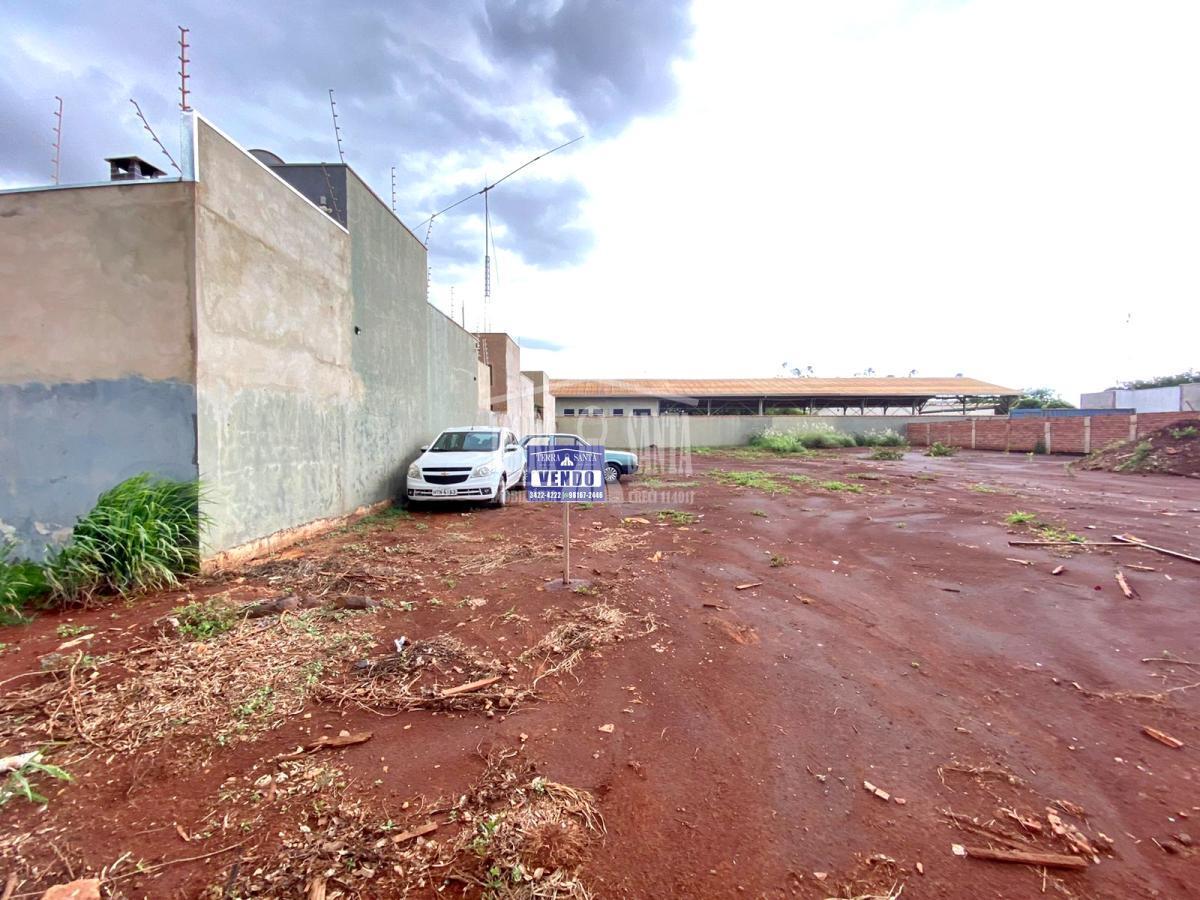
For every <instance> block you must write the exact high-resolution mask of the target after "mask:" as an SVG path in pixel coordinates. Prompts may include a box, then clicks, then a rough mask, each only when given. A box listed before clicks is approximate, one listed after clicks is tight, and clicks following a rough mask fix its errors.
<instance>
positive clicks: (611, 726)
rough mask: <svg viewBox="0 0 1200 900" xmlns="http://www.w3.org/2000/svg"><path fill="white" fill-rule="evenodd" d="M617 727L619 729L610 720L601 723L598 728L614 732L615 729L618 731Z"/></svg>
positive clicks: (606, 731)
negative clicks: (604, 723)
mask: <svg viewBox="0 0 1200 900" xmlns="http://www.w3.org/2000/svg"><path fill="white" fill-rule="evenodd" d="M616 729H617V726H616V725H614V724H612V723H611V722H609V723H608V724H607V725H601V726H600V727H599V728H597V729H596V730H597V731H603V732H604V733H605V734H612V733H613V732H614V731H616Z"/></svg>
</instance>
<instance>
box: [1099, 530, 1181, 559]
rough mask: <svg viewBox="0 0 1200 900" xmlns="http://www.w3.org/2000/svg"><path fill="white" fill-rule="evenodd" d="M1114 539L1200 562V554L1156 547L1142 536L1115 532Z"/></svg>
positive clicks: (1166, 554) (1177, 557)
mask: <svg viewBox="0 0 1200 900" xmlns="http://www.w3.org/2000/svg"><path fill="white" fill-rule="evenodd" d="M1112 538H1113V540H1114V541H1118V542H1120V543H1122V544H1130V545H1132V546H1134V547H1145V548H1146V549H1147V550H1153V551H1154V552H1155V553H1162V554H1163V555H1165V556H1174V557H1175V558H1176V559H1186V560H1187V561H1188V562H1194V563H1200V556H1189V555H1188V554H1186V553H1181V552H1180V551H1178V550H1170V549H1168V548H1166V547H1155V546H1154V545H1153V544H1147V543H1146V542H1145V541H1143V540H1142V539H1141V538H1133V537H1129V536H1128V535H1124V534H1114V535H1113V536H1112Z"/></svg>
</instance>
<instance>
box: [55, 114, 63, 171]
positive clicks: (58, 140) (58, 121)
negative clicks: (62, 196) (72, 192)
mask: <svg viewBox="0 0 1200 900" xmlns="http://www.w3.org/2000/svg"><path fill="white" fill-rule="evenodd" d="M54 99H55V100H57V101H58V109H56V110H55V111H54V120H55V121H54V183H55V184H58V173H59V170H60V167H61V164H62V111H63V101H62V97H59V96H58V95H55V97H54Z"/></svg>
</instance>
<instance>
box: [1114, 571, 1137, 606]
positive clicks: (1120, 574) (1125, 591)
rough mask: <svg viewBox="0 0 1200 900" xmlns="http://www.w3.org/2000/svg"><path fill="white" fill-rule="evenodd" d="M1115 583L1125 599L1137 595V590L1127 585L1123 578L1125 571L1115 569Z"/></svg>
mask: <svg viewBox="0 0 1200 900" xmlns="http://www.w3.org/2000/svg"><path fill="white" fill-rule="evenodd" d="M1117 585H1118V586H1119V587H1120V588H1121V593H1122V594H1124V595H1125V599H1126V600H1132V599H1134V598H1135V597H1137V592H1136V591H1135V590H1134V589H1133V588H1131V587H1130V586H1129V582H1128V581H1126V580H1125V573H1124V572H1122V571H1121V570H1120V569H1117Z"/></svg>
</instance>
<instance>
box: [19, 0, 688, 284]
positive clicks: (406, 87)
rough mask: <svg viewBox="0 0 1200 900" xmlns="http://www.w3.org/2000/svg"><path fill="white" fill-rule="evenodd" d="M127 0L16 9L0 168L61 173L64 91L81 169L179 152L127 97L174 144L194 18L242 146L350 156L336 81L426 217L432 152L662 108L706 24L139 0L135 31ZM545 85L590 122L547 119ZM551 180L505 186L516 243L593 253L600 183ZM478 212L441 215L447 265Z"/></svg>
mask: <svg viewBox="0 0 1200 900" xmlns="http://www.w3.org/2000/svg"><path fill="white" fill-rule="evenodd" d="M124 9H126V7H123V6H118V5H117V4H116V3H93V4H87V5H76V4H74V3H70V2H67V0H49V2H43V3H40V4H26V5H25V8H23V9H13V8H12V7H11V5H9V6H6V8H5V9H4V10H3V11H0V178H3V179H4V180H6V181H9V182H14V183H20V184H39V183H45V182H46V181H47V180H48V175H49V171H50V164H49V158H50V153H51V151H50V127H51V124H52V115H51V113H52V110H53V104H54V100H53V97H54V95H55V94H61V95H62V96H64V98H65V100H66V106H67V112H66V117H65V127H64V162H63V180H64V181H65V182H72V181H73V182H86V181H94V180H98V179H101V178H103V177H105V170H104V165H103V162H102V161H101V160H102V159H103V157H105V156H109V155H113V154H114V153H128V152H137V153H140V154H141V155H143V156H145V157H147V158H148V159H151V160H152V161H154V162H156V163H159V164H163V163H165V161H164V160H163V159H162V158H161V156H160V155H159V154H158V150H157V148H155V147H154V146H153V144H151V143H149V138H148V137H147V136H145V135H144V134H143V133H142V132H141V128H140V125H139V124H138V123H137V121H136V119H134V118H133V116H132V109H131V107H130V106H129V102H128V98H129V97H130V96H134V97H136V98H137V100H138V101H139V103H141V104H142V108H143V109H144V110H145V111H146V114H147V116H148V117H150V119H151V120H152V123H153V125H154V126H155V128H156V130H158V132H159V134H160V136H161V137H162V138H163V141H164V143H165V144H166V145H167V147H168V148H172V149H173V148H174V147H177V146H178V138H177V134H176V124H175V123H176V115H175V103H176V101H177V95H176V93H175V90H176V85H177V77H176V75H175V72H176V68H177V65H178V63H177V61H176V60H175V53H176V48H175V46H174V44H173V41H174V40H175V37H176V34H177V32H176V30H175V26H176V25H177V24H184V25H188V26H189V27H190V28H191V29H192V32H191V41H192V44H193V48H192V51H191V55H192V67H191V71H192V75H193V80H192V85H191V86H192V89H193V95H192V103H193V105H194V106H195V107H196V108H197V109H199V110H200V111H201V112H203V113H204V114H205V115H206V116H208V117H209V118H210V119H212V120H213V121H214V122H216V123H217V124H218V125H220V126H221V127H222V128H223V129H224V130H225V131H227V132H228V133H230V134H231V135H233V137H234V138H236V139H237V140H238V141H239V142H241V143H242V144H243V145H245V146H248V147H265V148H268V149H271V150H273V151H274V152H276V153H278V154H279V155H280V156H282V157H283V158H284V159H287V160H292V161H310V160H324V161H328V160H333V159H336V156H337V149H336V146H335V143H334V140H333V133H332V126H331V124H330V120H329V109H328V95H327V93H326V91H327V90H328V88H330V87H332V88H334V89H335V92H336V94H337V98H338V110H339V113H340V117H341V118H340V121H341V124H342V127H343V131H344V138H345V144H346V154H347V162H349V163H350V164H351V165H353V166H354V167H355V169H356V170H357V171H358V172H359V173H360V174H361V175H362V176H363V177H364V178H366V179H367V180H368V181H369V182H370V183H372V184H373V185H374V186H375V188H376V190H377V191H378V193H379V194H380V196H381V197H387V196H390V193H391V186H390V175H389V170H390V167H391V166H393V165H394V166H396V167H397V178H398V195H399V196H398V199H399V204H400V206H399V209H400V212H401V214H402V217H403V218H404V219H405V220H406V221H408V222H409V223H410V224H413V225H414V226H415V224H416V223H418V222H420V221H421V220H423V219H424V218H425V217H426V216H428V214H429V213H430V212H432V211H433V210H434V209H436V208H439V207H436V206H435V205H434V204H433V203H431V202H430V200H431V194H430V192H429V190H428V187H427V182H428V178H429V176H430V174H431V169H430V168H429V166H430V165H431V163H432V161H435V160H437V159H439V158H442V157H445V156H446V155H447V154H450V153H455V154H459V155H461V158H462V160H463V167H464V168H476V167H480V166H484V165H486V164H489V163H491V162H493V161H495V160H496V159H498V158H500V157H501V156H504V157H505V158H509V157H511V155H512V154H518V151H521V152H528V153H529V154H530V155H534V154H535V153H538V152H541V151H542V150H544V149H545V148H546V147H548V146H552V145H553V144H555V143H557V142H559V141H561V140H563V139H564V138H567V137H574V136H575V135H576V134H578V133H580V132H581V131H587V132H588V133H589V134H591V135H592V136H594V137H607V136H612V135H615V134H617V133H619V132H620V131H621V130H622V129H623V128H624V127H625V126H626V125H628V124H629V122H630V121H631V120H632V119H633V118H635V117H637V116H640V115H651V114H655V113H658V112H661V111H663V110H665V109H666V108H667V107H668V106H669V104H670V103H671V101H672V99H673V97H674V96H675V90H676V88H675V83H674V79H673V78H672V76H671V72H670V67H671V63H672V60H674V59H676V58H678V57H679V56H681V55H683V54H684V53H686V52H687V42H688V40H689V38H690V35H691V27H692V26H691V22H690V16H689V14H688V11H687V0H661V2H660V0H655V2H647V3H640V2H637V3H635V2H629V0H561V2H559V0H555V2H546V0H531V2H528V3H523V4H518V3H514V2H509V0H471V2H462V3H453V4H447V3H444V2H440V0H410V2H406V3H403V4H390V3H387V2H385V0H369V2H361V3H355V4H348V5H347V6H346V7H343V8H338V7H336V6H331V5H329V4H328V3H318V2H316V0H293V2H288V3H284V2H281V0H264V2H259V3H255V4H245V3H237V2H233V0H203V2H202V0H182V2H176V3H157V4H149V5H146V6H143V7H140V8H139V11H138V15H137V24H136V26H135V27H131V26H130V24H129V22H128V20H127V16H125V15H124V14H122V13H121V12H120V11H121V10H124ZM548 95H552V96H555V97H557V98H559V99H560V101H561V102H563V103H564V104H565V105H566V106H567V108H568V109H569V110H570V111H571V112H572V114H573V115H574V119H575V120H574V121H573V122H569V123H566V124H555V125H551V124H550V123H548V122H547V121H545V120H544V119H542V117H541V114H540V112H539V109H540V108H541V107H540V106H539V104H540V103H542V102H543V101H544V99H545V98H546V97H547V96H548ZM518 155H519V154H518ZM163 167H164V168H167V166H166V165H164V166H163ZM535 176H536V173H535V172H530V173H528V174H526V173H522V175H521V176H519V178H518V179H514V180H513V181H512V182H510V183H507V184H506V185H505V186H504V187H505V188H506V189H508V188H510V185H511V190H505V191H504V194H503V195H501V193H500V191H497V194H496V199H497V214H498V216H499V217H500V219H501V220H502V221H503V222H504V223H505V224H506V225H507V226H508V228H509V230H510V232H511V237H510V241H509V246H507V247H502V248H501V250H507V251H509V252H515V253H517V254H519V255H520V256H521V257H522V258H523V259H525V260H526V261H527V262H529V263H531V264H534V265H544V266H562V265H570V264H571V263H573V262H577V261H579V260H580V259H582V258H583V256H584V255H585V254H586V252H587V248H588V247H589V246H590V236H589V235H587V233H586V231H585V230H584V229H582V228H580V227H578V226H573V225H571V222H572V221H573V220H574V219H575V218H576V217H577V215H578V210H579V204H580V203H581V202H582V200H583V198H584V197H585V192H584V189H583V188H582V186H581V185H579V184H572V183H571V182H545V181H542V182H538V181H535V180H530V179H531V178H533V177H535ZM468 191H469V188H468ZM452 199H457V197H454V198H452ZM539 202H540V203H543V204H545V206H544V207H539V206H538V204H539ZM456 212H457V211H456ZM470 215H471V213H469V212H468V213H467V214H466V215H465V216H454V217H452V216H447V217H446V219H445V220H439V221H438V223H437V225H435V237H434V240H433V242H432V255H433V257H434V259H433V265H434V266H435V268H437V267H438V266H439V265H452V264H454V263H455V262H458V261H466V260H469V259H478V257H479V255H480V253H479V252H478V251H477V250H476V251H472V253H468V249H467V248H468V247H469V245H470V241H467V240H465V238H464V237H463V235H462V234H461V232H463V231H464V230H465V228H466V227H468V226H469V224H470ZM456 219H457V220H458V221H456ZM439 233H440V235H442V236H445V238H446V239H445V240H443V241H439V239H438V237H439ZM419 236H420V237H422V238H423V237H424V234H423V232H422V233H421V234H420V235H419Z"/></svg>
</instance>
